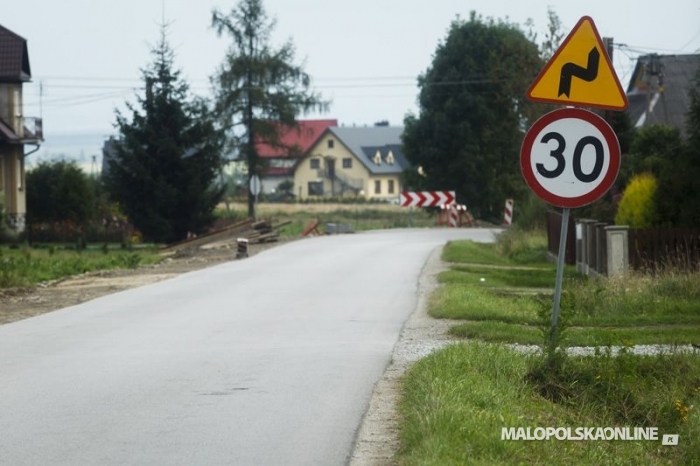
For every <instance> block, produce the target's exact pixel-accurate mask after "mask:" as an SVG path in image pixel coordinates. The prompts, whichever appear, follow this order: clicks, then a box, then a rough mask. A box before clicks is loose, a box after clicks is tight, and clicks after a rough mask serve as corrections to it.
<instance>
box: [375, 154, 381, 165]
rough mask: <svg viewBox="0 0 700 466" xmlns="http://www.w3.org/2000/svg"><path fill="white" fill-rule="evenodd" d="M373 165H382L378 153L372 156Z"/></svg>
mask: <svg viewBox="0 0 700 466" xmlns="http://www.w3.org/2000/svg"><path fill="white" fill-rule="evenodd" d="M374 163H375V164H377V165H381V164H382V154H381V153H380V152H379V151H377V153H376V154H374Z"/></svg>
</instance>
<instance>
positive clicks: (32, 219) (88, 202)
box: [26, 160, 95, 225]
mask: <svg viewBox="0 0 700 466" xmlns="http://www.w3.org/2000/svg"><path fill="white" fill-rule="evenodd" d="M26 184H27V222H28V223H30V224H31V223H37V222H57V221H71V222H73V223H75V224H76V225H82V224H84V223H85V222H87V221H88V220H90V219H91V218H92V217H93V214H94V208H95V195H94V190H93V183H92V181H91V180H90V179H89V177H88V176H87V174H86V173H85V172H84V171H83V170H81V169H80V167H79V166H78V165H77V164H76V163H75V162H73V161H65V160H58V161H54V162H41V163H40V164H39V165H37V166H36V167H35V168H33V169H31V170H29V171H28V172H27V183H26Z"/></svg>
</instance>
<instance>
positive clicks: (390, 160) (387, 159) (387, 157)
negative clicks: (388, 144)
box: [386, 151, 394, 165]
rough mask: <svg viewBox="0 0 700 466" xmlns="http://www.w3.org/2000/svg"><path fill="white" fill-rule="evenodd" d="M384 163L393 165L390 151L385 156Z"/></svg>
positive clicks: (392, 155) (392, 154)
mask: <svg viewBox="0 0 700 466" xmlns="http://www.w3.org/2000/svg"><path fill="white" fill-rule="evenodd" d="M386 163H388V164H389V165H394V153H393V152H392V151H389V154H388V155H387V156H386Z"/></svg>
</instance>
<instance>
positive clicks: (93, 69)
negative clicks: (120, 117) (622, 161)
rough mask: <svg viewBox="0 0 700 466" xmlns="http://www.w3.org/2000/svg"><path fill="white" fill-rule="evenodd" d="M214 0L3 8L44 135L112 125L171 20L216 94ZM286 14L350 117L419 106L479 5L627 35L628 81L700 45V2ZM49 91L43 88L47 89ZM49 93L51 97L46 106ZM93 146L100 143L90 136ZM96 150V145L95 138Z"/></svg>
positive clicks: (47, 2) (449, 4)
mask: <svg viewBox="0 0 700 466" xmlns="http://www.w3.org/2000/svg"><path fill="white" fill-rule="evenodd" d="M235 4H236V2H234V1H212V0H61V1H55V0H22V1H21V2H16V3H14V4H13V5H12V8H3V11H2V16H1V17H0V24H2V25H3V26H5V27H6V28H8V29H10V30H12V31H14V32H15V33H17V34H19V35H20V36H22V37H24V38H25V39H27V40H28V45H29V57H30V62H31V69H32V78H33V82H32V83H31V84H28V85H25V115H26V116H42V117H43V119H44V133H45V137H46V139H47V141H46V145H47V146H48V147H51V139H52V138H54V140H56V141H58V140H61V138H65V137H66V136H67V135H80V134H88V135H91V137H92V140H93V141H94V139H95V136H99V137H103V136H108V135H110V134H113V133H114V129H113V124H114V121H115V118H114V109H115V108H123V105H124V102H125V101H126V100H133V99H134V93H135V88H137V87H139V86H141V85H142V82H141V81H140V71H139V70H140V69H141V68H143V67H144V66H146V65H147V64H148V63H149V62H150V60H151V57H150V54H149V50H150V47H151V46H152V45H153V44H155V43H156V42H157V40H158V37H159V25H160V24H161V23H162V19H163V18H165V20H166V21H167V22H169V23H171V25H170V28H169V40H170V43H171V45H172V47H173V48H174V50H175V52H176V66H177V67H178V68H180V69H181V70H182V71H183V72H184V75H185V77H186V78H187V81H188V82H189V84H190V85H191V87H192V89H193V91H194V92H196V93H198V94H200V95H207V94H208V91H209V88H210V84H209V78H210V76H211V75H212V74H213V73H214V71H215V69H216V67H217V66H218V65H219V64H220V63H221V61H222V60H223V58H224V54H225V50H226V48H227V45H228V43H229V42H228V41H229V39H228V38H218V37H217V36H216V34H215V32H214V31H213V30H212V29H211V28H210V24H211V11H212V8H214V7H218V8H220V9H222V10H224V11H226V12H228V11H230V9H231V8H232V7H234V6H235ZM264 5H265V7H266V10H267V12H268V14H269V15H270V16H271V17H274V18H276V20H277V28H276V30H275V33H274V41H275V43H276V44H280V43H281V42H282V41H284V40H285V39H288V38H290V39H292V41H293V42H294V44H295V46H296V51H297V62H302V61H303V62H304V63H305V69H306V71H307V72H308V73H309V74H310V75H311V76H312V78H313V80H314V81H313V82H314V86H315V88H316V89H317V90H318V91H319V92H321V93H322V95H323V96H324V97H325V98H327V99H330V100H331V101H332V104H331V108H330V112H329V113H327V114H325V115H310V116H307V117H308V118H319V117H323V118H336V119H338V120H339V122H340V123H341V124H345V125H353V124H356V125H365V124H367V125H371V124H373V123H374V122H376V121H379V120H389V122H390V123H391V124H392V125H400V124H402V121H403V118H404V116H405V115H406V114H407V113H408V112H415V111H416V110H417V107H416V103H415V102H416V96H417V87H416V85H415V82H416V77H417V76H418V74H420V73H422V72H423V71H425V70H426V68H427V67H428V66H429V65H430V62H431V59H432V55H433V53H434V51H435V48H436V46H437V45H438V42H439V41H440V40H442V39H444V38H445V36H446V32H447V29H448V27H449V25H450V22H451V21H452V20H453V19H454V18H455V17H456V15H461V16H462V17H468V16H469V12H470V11H472V10H474V11H476V12H477V13H479V14H481V15H483V16H486V17H494V18H501V19H505V18H508V19H509V20H510V21H511V22H515V23H519V24H521V25H523V24H524V23H525V21H526V20H527V19H528V18H532V19H533V21H534V22H535V26H536V30H537V31H539V32H540V35H542V34H543V32H544V29H545V27H546V25H547V7H548V6H549V5H551V6H552V7H553V9H554V10H555V12H556V13H557V14H558V15H559V17H560V19H561V21H562V23H563V29H564V30H565V31H566V32H567V33H568V32H569V31H570V30H571V28H572V27H573V26H574V25H575V24H576V22H577V21H578V20H579V19H580V18H581V17H582V16H584V15H588V16H591V17H592V18H593V20H594V21H595V24H596V26H597V28H598V31H599V33H600V35H601V36H602V37H613V38H614V40H615V42H616V43H618V44H626V47H620V48H616V49H615V51H614V57H613V63H614V66H615V68H616V71H617V73H618V76H619V78H620V81H621V83H622V85H623V87H626V86H627V84H628V81H629V73H630V70H631V67H632V66H633V62H632V60H633V59H634V58H636V57H637V56H639V55H640V54H645V53H651V52H657V53H661V54H672V53H694V52H698V51H699V50H700V4H698V1H697V0H666V1H663V2H656V1H651V0H636V1H631V0H585V1H584V0H578V1H558V2H555V1H553V0H527V1H521V0H472V1H466V0H459V1H457V0H430V1H429V0H351V1H347V0H294V1H290V0H265V1H264ZM40 89H41V90H40ZM40 101H41V106H40ZM90 144H93V145H94V142H93V143H90ZM85 151H87V152H88V153H93V152H94V153H97V152H98V148H95V147H92V146H90V147H88V148H85Z"/></svg>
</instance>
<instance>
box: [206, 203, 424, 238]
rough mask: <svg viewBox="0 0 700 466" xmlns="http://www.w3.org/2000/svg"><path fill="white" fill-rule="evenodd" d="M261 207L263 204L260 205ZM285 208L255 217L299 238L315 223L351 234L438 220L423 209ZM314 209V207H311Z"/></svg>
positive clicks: (224, 214) (361, 206)
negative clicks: (333, 225) (335, 225)
mask: <svg viewBox="0 0 700 466" xmlns="http://www.w3.org/2000/svg"><path fill="white" fill-rule="evenodd" d="M260 206H261V207H264V206H265V204H260ZM285 207H286V209H281V208H280V209H277V210H275V209H265V210H264V211H262V212H261V213H260V214H259V215H258V217H260V218H271V219H274V220H275V221H276V223H283V222H291V223H289V224H288V225H285V226H284V227H282V228H281V229H280V230H279V233H280V236H281V237H282V238H294V237H299V236H300V235H301V233H302V232H303V231H304V229H305V228H306V226H307V225H308V224H309V223H310V222H312V221H314V220H319V221H320V222H321V227H320V231H324V230H325V226H326V224H327V223H344V224H351V225H352V228H353V230H354V231H365V230H379V229H387V228H408V227H410V226H413V227H421V228H422V227H434V226H435V225H436V223H437V219H436V217H435V216H434V215H431V213H430V212H428V211H427V210H424V209H415V210H413V211H410V210H409V209H406V208H400V207H396V208H394V209H387V208H386V207H388V206H383V207H385V208H377V207H372V206H371V205H370V206H367V205H364V204H357V205H352V204H349V205H345V206H343V208H332V209H331V210H328V211H320V212H319V211H314V210H313V209H312V208H311V207H309V210H305V209H304V207H305V206H304V204H299V205H297V204H290V205H288V206H285ZM312 207H313V206H312ZM217 215H218V216H219V217H221V218H232V219H243V218H245V214H244V212H242V211H239V210H232V211H231V212H230V213H228V212H225V211H222V210H220V211H217Z"/></svg>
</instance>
